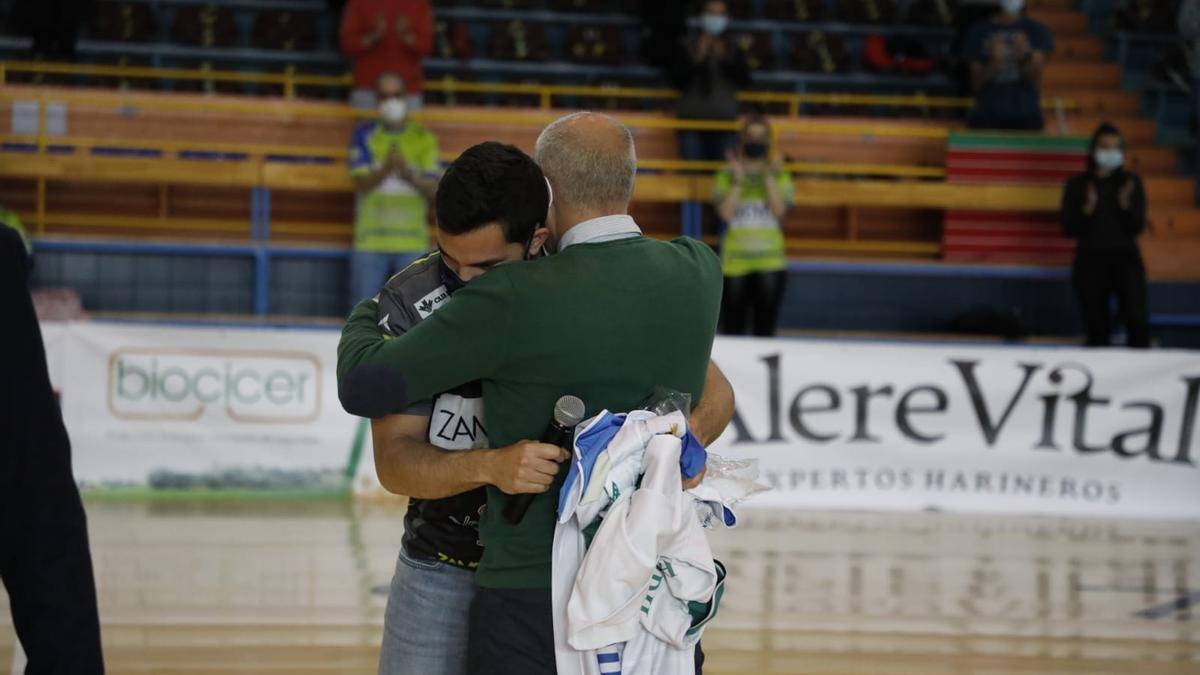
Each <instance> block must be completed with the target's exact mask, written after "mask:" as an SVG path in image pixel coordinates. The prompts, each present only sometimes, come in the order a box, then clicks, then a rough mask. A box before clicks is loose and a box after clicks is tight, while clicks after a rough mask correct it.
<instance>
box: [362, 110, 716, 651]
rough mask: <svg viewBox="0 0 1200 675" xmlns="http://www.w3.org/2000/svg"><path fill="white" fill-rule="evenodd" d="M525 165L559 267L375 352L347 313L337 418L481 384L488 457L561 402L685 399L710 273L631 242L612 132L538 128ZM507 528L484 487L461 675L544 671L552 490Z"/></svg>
mask: <svg viewBox="0 0 1200 675" xmlns="http://www.w3.org/2000/svg"><path fill="white" fill-rule="evenodd" d="M534 158H535V160H536V161H537V162H538V164H540V165H541V167H542V169H543V171H544V172H545V174H546V177H547V178H548V180H549V181H550V184H551V187H552V189H553V193H554V195H555V199H554V203H553V206H552V208H551V217H550V219H549V220H550V222H549V225H550V230H551V233H552V236H553V238H554V240H555V241H556V242H557V245H558V249H559V253H558V255H554V256H550V257H547V258H542V259H538V260H535V261H529V262H521V263H513V264H508V265H503V266H500V267H498V268H496V269H494V270H492V271H491V272H489V273H488V274H486V275H484V276H482V277H481V278H479V279H477V280H475V281H474V282H472V283H471V284H470V285H469V286H467V287H466V288H464V289H462V290H461V291H459V292H458V293H457V294H455V296H454V302H452V303H449V304H448V305H447V306H446V307H444V308H442V309H440V310H439V311H438V312H437V313H435V314H433V315H431V316H430V317H428V318H427V319H425V320H424V321H422V322H421V323H420V324H419V325H417V326H416V327H415V328H413V329H412V330H411V331H409V332H407V333H405V334H404V335H403V336H400V337H397V338H395V339H392V340H388V341H386V342H381V341H380V340H379V337H378V329H377V328H376V326H375V321H376V315H375V312H376V310H375V306H374V303H373V302H371V301H365V302H363V303H360V304H359V305H358V306H357V307H356V308H355V310H354V312H353V313H352V314H351V317H350V320H349V322H348V323H347V326H346V329H345V331H344V332H343V336H342V342H341V344H340V345H339V347H338V379H339V395H340V396H341V399H342V403H343V406H344V407H345V408H346V410H347V411H349V412H351V413H353V414H356V415H362V416H365V417H380V416H382V415H386V414H388V413H391V412H394V411H396V410H399V409H402V408H403V407H404V405H405V404H406V403H407V402H410V401H416V400H421V399H424V398H428V397H430V396H432V395H434V394H436V393H438V392H441V391H446V390H447V389H449V388H451V387H453V386H455V385H459V384H462V383H465V382H469V381H472V380H481V381H482V385H483V397H484V402H485V417H486V424H487V428H488V431H489V437H490V440H491V443H492V445H493V447H501V446H506V445H511V444H513V443H517V442H519V441H521V440H523V439H531V438H537V437H538V436H539V435H540V434H541V432H542V430H543V429H544V428H545V426H546V423H547V421H548V420H549V418H550V415H551V412H552V410H553V407H554V403H555V401H557V400H558V398H559V397H560V396H562V395H564V394H574V395H576V396H579V397H580V398H582V399H583V400H584V402H585V403H586V404H587V409H588V414H594V413H596V412H599V411H600V410H602V409H609V410H614V411H626V410H631V409H634V408H636V407H637V406H638V404H639V403H640V402H641V401H642V400H643V399H644V398H646V397H647V396H648V395H649V394H650V393H651V392H652V390H653V389H654V387H655V386H664V387H669V388H672V389H677V390H679V391H683V392H686V393H689V394H691V395H692V400H699V398H700V396H701V394H702V390H703V386H704V379H705V373H706V370H707V366H708V361H709V354H710V351H711V349H712V341H713V334H714V333H715V330H716V323H717V315H718V307H719V304H720V297H721V281H722V279H721V268H720V262H719V261H718V259H717V257H716V256H715V255H714V254H713V253H712V251H711V250H710V249H709V248H708V247H707V246H705V245H704V244H703V243H701V242H698V241H696V240H692V239H680V240H676V241H674V242H670V243H667V242H659V241H655V240H653V239H649V238H646V237H644V236H642V235H641V231H640V230H639V228H638V227H637V225H636V224H635V223H634V222H633V219H632V218H630V217H629V216H628V215H627V214H628V205H629V200H630V198H631V197H632V194H633V182H634V174H635V171H636V156H635V153H634V147H633V138H632V135H631V134H630V133H629V131H628V130H627V129H626V128H625V127H623V126H621V125H620V124H618V123H617V122H616V121H615V120H612V119H611V118H609V117H607V116H604V115H596V114H592V113H577V114H575V115H570V116H567V117H565V118H562V119H560V120H558V121H556V122H554V123H553V124H551V125H550V126H548V127H547V128H546V130H545V131H543V132H542V135H541V136H540V137H539V138H538V142H537V146H536V150H535V157H534ZM560 483H561V477H559V478H558V479H556V480H555V482H554V483H553V485H551V487H550V489H549V490H547V491H546V492H545V493H543V494H540V495H539V496H538V497H537V498H536V499H535V500H534V503H533V505H532V506H531V508H530V509H529V512H528V513H527V514H526V516H525V518H524V519H523V520H522V521H521V522H520V523H519V524H517V525H511V524H509V523H507V522H505V521H504V519H503V518H502V516H501V513H502V512H503V510H504V506H505V504H506V503H507V500H508V499H510V496H509V495H507V494H505V493H503V492H501V491H500V490H499V489H497V488H494V487H490V486H489V488H488V506H487V509H486V511H485V513H484V516H483V520H482V522H481V524H480V531H481V537H482V540H483V544H484V555H483V560H482V561H481V563H480V566H479V568H478V571H477V573H476V583H477V585H478V586H479V587H480V588H479V591H478V593H477V594H476V597H475V602H474V606H473V607H472V613H471V614H472V615H471V631H470V634H471V638H470V648H469V652H470V653H469V663H470V666H469V667H470V670H471V672H488V673H509V672H511V673H553V672H554V667H555V666H554V641H553V627H552V622H551V621H552V614H551V605H550V580H551V577H550V558H551V545H552V540H553V536H554V520H555V504H556V502H557V499H556V495H557V487H558V485H559V484H560Z"/></svg>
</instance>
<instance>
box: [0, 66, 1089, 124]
mask: <svg viewBox="0 0 1200 675" xmlns="http://www.w3.org/2000/svg"><path fill="white" fill-rule="evenodd" d="M10 72H14V73H30V74H47V75H76V76H93V77H124V78H142V79H147V78H149V79H167V80H175V79H182V80H191V81H211V82H237V83H254V84H275V85H283V96H284V97H285V98H293V97H294V96H295V91H296V87H298V86H326V87H349V86H351V84H352V82H353V79H352V77H351V76H350V75H349V74H344V75H308V74H298V73H292V72H284V73H247V72H241V71H227V70H202V69H185V68H154V67H144V66H116V65H96V64H77V63H52V62H40V61H6V62H0V85H4V84H6V83H7V78H8V73H10ZM425 90H426V91H436V92H441V93H459V92H461V93H483V94H530V95H537V97H538V105H539V107H541V108H543V109H550V108H552V107H553V105H552V104H553V99H554V98H556V97H562V96H592V97H602V98H634V99H661V100H667V99H675V98H678V97H679V92H678V91H676V90H674V89H660V88H646V87H608V86H589V85H561V84H533V83H508V82H459V81H456V80H445V79H438V78H430V79H429V80H427V81H426V82H425ZM738 100H740V101H742V102H752V103H764V104H782V105H786V106H788V114H789V115H791V116H793V117H795V116H797V115H799V112H800V107H801V106H802V105H804V104H812V105H835V106H836V105H842V106H864V107H865V106H885V107H894V108H969V107H970V106H971V105H972V103H973V99H970V98H966V97H953V96H926V95H924V94H920V93H918V94H910V95H895V94H891V95H875V94H841V93H794V92H774V91H743V92H739V93H738ZM1042 106H1043V107H1045V108H1051V109H1053V108H1055V107H1056V106H1063V107H1066V108H1073V107H1075V104H1074V102H1072V101H1069V100H1064V99H1062V98H1057V97H1056V98H1047V99H1045V100H1043V101H1042Z"/></svg>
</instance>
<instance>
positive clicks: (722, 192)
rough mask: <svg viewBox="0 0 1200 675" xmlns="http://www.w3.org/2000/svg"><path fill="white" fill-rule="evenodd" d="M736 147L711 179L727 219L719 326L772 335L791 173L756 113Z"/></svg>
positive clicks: (783, 271) (783, 273)
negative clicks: (723, 287)
mask: <svg viewBox="0 0 1200 675" xmlns="http://www.w3.org/2000/svg"><path fill="white" fill-rule="evenodd" d="M738 145H739V147H738V148H737V150H735V151H732V152H730V154H729V164H728V166H726V168H725V169H723V170H722V171H719V172H718V173H717V175H716V178H715V180H714V182H713V193H714V194H713V196H714V198H715V200H716V206H717V213H718V214H719V215H720V216H721V218H722V219H723V220H724V221H725V222H726V223H727V228H726V230H725V236H724V238H723V239H722V241H721V269H722V274H724V276H725V289H724V294H723V295H722V298H721V325H722V332H723V333H725V334H727V335H745V334H747V332H749V334H751V335H757V336H762V337H769V336H772V335H775V329H776V326H777V324H778V323H779V308H780V306H781V305H782V304H783V291H784V287H785V285H786V282H787V247H786V245H785V242H784V236H783V228H782V225H781V222H780V221H781V220H782V218H783V216H784V214H785V213H787V210H788V208H789V207H790V206H791V205H792V203H793V201H794V194H793V188H792V176H791V174H790V173H788V172H787V171H785V170H784V168H783V159H782V156H781V155H780V154H779V153H778V152H776V153H774V154H772V153H771V127H770V126H769V124H768V122H767V119H766V118H765V117H761V116H754V117H750V118H748V119H747V120H746V122H745V124H744V125H743V127H742V134H741V138H740V141H739V143H738Z"/></svg>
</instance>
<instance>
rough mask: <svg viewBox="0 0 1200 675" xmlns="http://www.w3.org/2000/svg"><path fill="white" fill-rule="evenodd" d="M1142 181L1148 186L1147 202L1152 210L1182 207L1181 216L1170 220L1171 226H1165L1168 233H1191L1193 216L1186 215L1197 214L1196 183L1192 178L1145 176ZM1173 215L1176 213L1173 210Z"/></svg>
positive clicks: (1179, 210) (1179, 211)
mask: <svg viewBox="0 0 1200 675" xmlns="http://www.w3.org/2000/svg"><path fill="white" fill-rule="evenodd" d="M1142 180H1143V182H1145V184H1146V201H1147V202H1148V203H1149V204H1150V207H1151V208H1152V209H1161V208H1163V207H1181V208H1179V209H1178V214H1179V215H1176V216H1173V217H1171V218H1170V219H1168V221H1167V222H1169V223H1170V225H1169V226H1168V225H1166V224H1164V227H1166V231H1167V232H1174V231H1177V229H1180V230H1186V231H1190V229H1189V228H1191V226H1192V220H1191V217H1192V216H1189V215H1186V214H1187V213H1188V211H1189V210H1192V211H1193V212H1195V211H1194V209H1195V204H1196V181H1194V180H1192V179H1191V178H1176V177H1168V176H1143V178H1142ZM1171 213H1176V211H1174V210H1172V211H1171ZM1176 223H1179V225H1176Z"/></svg>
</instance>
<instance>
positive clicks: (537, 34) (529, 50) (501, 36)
mask: <svg viewBox="0 0 1200 675" xmlns="http://www.w3.org/2000/svg"><path fill="white" fill-rule="evenodd" d="M487 45H488V58H491V59H497V60H500V61H546V60H549V58H550V44H549V43H548V42H547V41H546V31H545V29H544V28H543V27H542V24H540V23H526V22H524V21H521V20H519V19H514V20H512V21H506V22H504V23H499V24H496V25H494V26H492V30H491V33H489V34H488V43H487Z"/></svg>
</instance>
